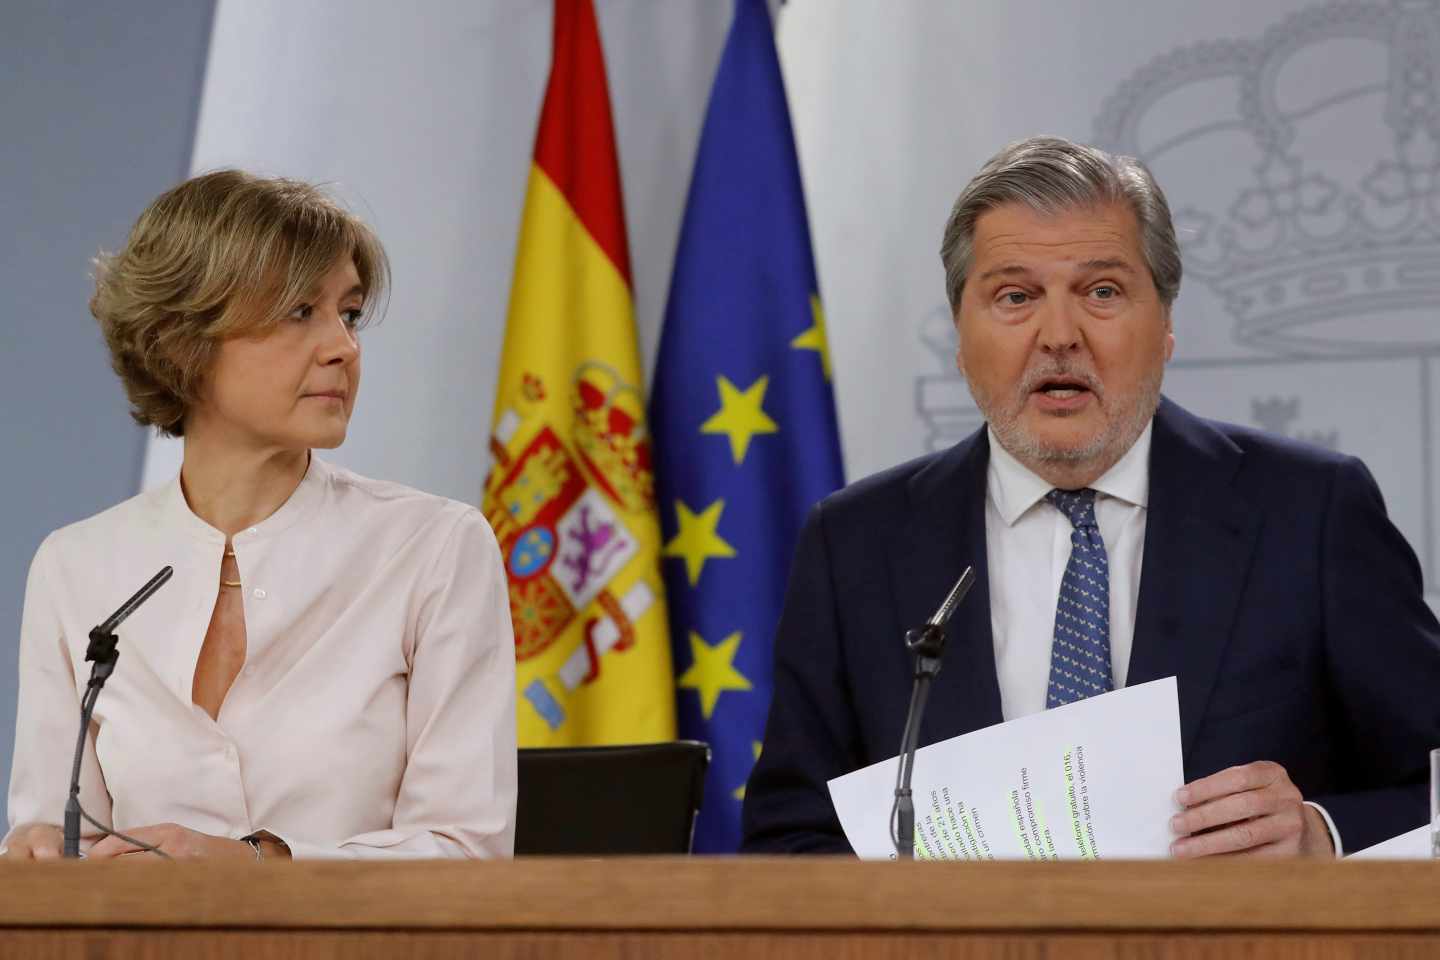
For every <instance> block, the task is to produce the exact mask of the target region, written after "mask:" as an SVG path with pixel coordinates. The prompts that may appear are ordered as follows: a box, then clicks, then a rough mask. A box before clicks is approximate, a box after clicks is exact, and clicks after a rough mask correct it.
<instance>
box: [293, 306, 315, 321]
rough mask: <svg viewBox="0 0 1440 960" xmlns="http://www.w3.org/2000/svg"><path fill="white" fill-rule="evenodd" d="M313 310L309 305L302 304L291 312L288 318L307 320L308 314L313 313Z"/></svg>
mask: <svg viewBox="0 0 1440 960" xmlns="http://www.w3.org/2000/svg"><path fill="white" fill-rule="evenodd" d="M314 310H315V308H314V307H313V306H311V305H310V304H308V303H302V304H300V305H299V306H298V307H296V308H295V309H294V310H291V311H290V313H289V314H288V317H289V319H291V320H309V319H310V314H311V313H313V312H314Z"/></svg>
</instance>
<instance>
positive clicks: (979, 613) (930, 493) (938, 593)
mask: <svg viewBox="0 0 1440 960" xmlns="http://www.w3.org/2000/svg"><path fill="white" fill-rule="evenodd" d="M989 461H990V446H989V443H988V441H987V439H986V434H985V431H984V430H983V429H981V430H980V431H978V432H976V433H974V434H972V435H971V436H970V437H968V438H966V439H965V440H963V441H961V442H960V443H959V444H957V445H956V446H955V447H953V448H951V449H950V450H949V451H948V452H947V453H946V454H945V455H944V456H942V457H941V458H939V459H938V460H936V461H934V462H933V463H931V464H930V465H929V466H927V467H926V468H924V469H923V470H921V471H920V472H919V473H917V474H915V476H914V477H912V478H911V479H910V482H909V488H908V493H909V500H910V503H909V506H910V515H909V522H908V525H907V529H906V530H905V531H904V533H903V536H902V538H901V539H900V540H899V541H898V542H896V543H895V544H893V545H892V547H891V551H892V556H891V563H890V569H891V573H892V576H893V578H894V588H895V596H896V598H897V602H898V612H899V616H900V620H901V622H900V624H898V626H899V627H900V632H899V633H897V634H896V636H895V638H894V642H895V643H897V644H898V643H900V642H901V640H902V634H903V632H904V631H905V630H907V629H909V628H911V627H918V626H920V625H921V624H923V623H924V622H925V621H926V620H927V619H929V618H930V616H931V615H932V614H933V613H934V612H935V609H936V608H937V607H938V606H940V603H941V601H943V600H944V599H945V596H946V594H947V593H949V591H950V588H951V587H952V586H954V584H955V581H956V580H957V579H958V578H959V576H960V573H961V572H962V571H963V570H964V569H965V567H967V566H971V567H974V568H975V585H974V586H973V587H972V588H971V590H970V593H969V595H968V596H967V597H966V599H965V602H964V603H963V604H961V606H960V608H959V609H958V610H956V612H955V615H954V616H953V617H952V618H951V620H950V624H949V626H948V628H947V630H946V637H947V640H946V645H945V655H944V658H943V659H942V661H941V669H940V675H939V676H938V677H937V678H936V680H935V685H934V689H933V690H932V691H931V696H930V705H929V707H928V708H927V710H926V715H925V720H924V722H923V723H922V725H921V728H920V729H921V734H920V742H921V743H922V744H924V743H932V742H934V741H936V740H943V739H945V738H947V737H953V736H955V735H956V734H959V733H966V732H969V731H971V730H977V729H979V728H981V727H987V726H990V725H991V724H995V723H999V722H1000V721H1001V719H1002V717H1001V712H1000V685H999V682H998V680H997V679H996V676H995V646H994V641H993V639H992V637H991V632H990V581H989V573H988V565H987V563H986V556H985V480H986V468H987V466H988V464H989ZM907 656H908V655H907Z"/></svg>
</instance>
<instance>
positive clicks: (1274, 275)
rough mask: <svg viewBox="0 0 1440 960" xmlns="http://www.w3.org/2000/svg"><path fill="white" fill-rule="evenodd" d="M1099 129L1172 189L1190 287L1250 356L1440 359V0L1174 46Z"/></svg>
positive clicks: (1112, 103) (1391, 4) (1120, 98)
mask: <svg viewBox="0 0 1440 960" xmlns="http://www.w3.org/2000/svg"><path fill="white" fill-rule="evenodd" d="M1095 131H1096V142H1097V143H1098V144H1099V145H1100V146H1102V147H1104V148H1105V149H1108V150H1112V151H1116V152H1119V153H1124V154H1129V155H1132V156H1136V157H1139V158H1140V159H1141V160H1143V161H1144V162H1145V163H1146V164H1147V165H1149V166H1150V167H1151V169H1152V170H1153V171H1154V172H1155V174H1156V177H1157V179H1159V180H1160V182H1161V184H1162V185H1165V186H1166V187H1167V193H1169V198H1170V202H1171V205H1172V213H1173V216H1174V219H1175V226H1176V229H1177V231H1178V233H1179V237H1180V242H1181V245H1182V248H1183V252H1184V261H1185V275H1186V279H1187V281H1190V282H1193V281H1196V280H1199V281H1201V282H1203V283H1205V284H1207V285H1208V286H1210V287H1211V288H1212V289H1213V290H1214V291H1215V292H1216V293H1217V294H1218V295H1219V296H1220V298H1221V300H1222V302H1223V304H1224V306H1225V309H1226V310H1227V311H1228V312H1229V313H1230V314H1231V316H1232V317H1233V318H1234V321H1235V327H1234V337H1235V340H1236V341H1237V342H1239V343H1240V344H1242V345H1246V346H1250V347H1253V348H1257V349H1259V350H1263V351H1265V352H1267V353H1271V354H1276V353H1279V354H1284V355H1290V356H1301V355H1303V356H1325V355H1366V356H1372V357H1373V356H1413V355H1416V354H1417V353H1440V0H1376V2H1370V3H1351V2H1341V3H1331V4H1327V5H1324V6H1318V7H1314V8H1311V9H1309V10H1304V11H1301V12H1299V13H1297V14H1294V15H1292V16H1290V17H1288V18H1286V19H1284V20H1282V21H1280V22H1279V23H1277V24H1275V25H1274V26H1272V27H1271V28H1270V29H1268V30H1267V31H1265V33H1263V34H1262V35H1261V36H1260V37H1258V38H1257V39H1254V40H1233V41H1224V42H1215V43H1201V44H1197V45H1194V46H1191V47H1186V48H1183V49H1180V50H1176V51H1174V52H1172V53H1169V54H1166V55H1164V56H1161V57H1159V58H1157V59H1156V60H1154V61H1152V62H1151V63H1149V64H1148V65H1146V66H1145V67H1143V68H1141V69H1140V70H1138V71H1137V72H1136V73H1135V74H1134V75H1133V76H1131V77H1130V78H1129V79H1128V80H1127V81H1125V82H1124V83H1123V84H1121V86H1120V87H1119V88H1118V89H1117V90H1116V92H1115V93H1114V94H1113V95H1112V96H1111V97H1110V98H1109V99H1108V100H1107V101H1106V103H1105V105H1104V107H1103V109H1102V111H1101V113H1100V115H1099V118H1098V120H1097V122H1096V126H1095ZM1217 170H1226V171H1228V172H1227V173H1225V174H1224V175H1223V176H1216V175H1215V171H1217ZM1237 184H1238V185H1239V186H1238V192H1237ZM1172 185H1173V186H1172Z"/></svg>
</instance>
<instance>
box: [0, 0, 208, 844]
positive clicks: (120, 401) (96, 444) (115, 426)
mask: <svg viewBox="0 0 1440 960" xmlns="http://www.w3.org/2000/svg"><path fill="white" fill-rule="evenodd" d="M213 9H214V4H213V3H212V2H211V0H145V2H144V3H140V4H97V3H87V2H81V0H63V2H55V0H19V2H17V0H9V2H7V3H6V4H5V11H4V25H3V27H0V184H3V186H0V411H3V417H4V430H3V434H0V440H3V449H4V451H5V453H4V467H3V470H0V544H3V545H4V546H3V549H0V635H3V637H4V639H3V641H0V745H3V746H0V757H3V758H4V760H5V768H4V770H0V783H8V782H9V779H10V778H9V757H10V751H11V744H12V743H13V741H14V721H15V669H14V663H15V653H16V651H15V643H14V639H13V638H14V637H16V636H18V635H19V631H20V608H21V603H22V599H23V596H24V591H25V577H26V573H27V571H28V569H29V564H30V557H31V555H32V554H33V553H34V552H35V548H36V547H37V546H39V544H40V541H41V539H42V538H43V537H44V536H45V534H46V533H48V532H49V531H50V530H53V529H54V528H56V527H59V526H62V525H64V524H66V523H70V522H71V521H74V520H79V519H81V518H82V517H85V516H88V515H89V514H92V513H94V512H96V511H97V510H99V509H101V508H102V507H105V506H108V505H110V504H113V503H115V502H117V501H119V500H123V499H125V498H126V497H129V496H131V495H133V494H134V493H135V491H136V490H137V488H138V483H139V478H140V469H141V464H142V458H143V455H144V439H145V438H144V434H143V432H142V431H141V430H140V428H139V427H137V426H135V424H134V423H132V422H131V421H130V418H129V417H128V416H127V415H126V413H125V404H124V396H123V394H122V393H121V390H120V387H119V384H118V383H117V381H116V379H115V377H114V375H113V374H112V373H111V372H110V368H109V366H108V364H107V362H106V359H105V355H104V347H103V344H102V343H101V341H100V335H99V331H98V329H97V328H96V326H95V323H94V321H93V320H91V318H90V315H89V313H88V312H87V310H86V305H85V300H86V296H87V274H88V271H89V260H90V258H91V257H93V256H94V255H95V253H96V251H97V250H99V249H101V248H102V247H106V248H112V249H113V248H114V247H115V246H116V245H118V244H119V243H120V242H121V241H122V240H123V239H124V236H125V232H126V230H127V229H128V228H129V226H130V224H131V223H132V222H133V221H134V219H135V216H136V215H137V214H138V213H139V212H140V209H141V207H142V206H143V205H144V203H145V202H147V201H148V200H149V198H151V197H153V196H154V195H155V194H157V193H159V192H160V191H161V190H162V189H164V188H165V187H167V186H170V185H171V184H173V183H174V182H175V181H176V180H178V179H181V178H182V177H183V176H184V175H185V173H186V171H187V170H188V169H189V163H190V151H191V145H192V143H193V141H194V128H195V117H196V112H197V110H198V108H199V100H200V88H201V80H202V76H203V74H204V67H205V53H206V49H207V47H208V44H209V36H210V23H211V18H212V15H213ZM136 586H137V587H138V586H139V583H137V584H136ZM107 613H108V611H102V612H98V613H97V617H96V619H97V620H98V619H100V618H102V617H104V616H105V615H106V614H107ZM76 719H77V721H78V719H79V718H78V717H77V718H76ZM56 748H57V749H62V750H63V749H65V747H64V746H63V745H61V744H57V745H56ZM56 815H57V816H58V815H59V813H58V811H57V814H56Z"/></svg>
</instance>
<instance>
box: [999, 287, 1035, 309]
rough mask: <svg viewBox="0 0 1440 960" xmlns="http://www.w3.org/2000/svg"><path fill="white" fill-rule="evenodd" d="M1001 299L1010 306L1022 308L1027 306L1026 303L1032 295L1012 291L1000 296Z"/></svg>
mask: <svg viewBox="0 0 1440 960" xmlns="http://www.w3.org/2000/svg"><path fill="white" fill-rule="evenodd" d="M1000 299H1001V300H1002V301H1003V302H1004V303H1006V304H1008V305H1009V306H1012V307H1020V306H1024V305H1025V302H1026V301H1027V300H1029V299H1030V295H1029V294H1028V293H1022V292H1021V291H1019V290H1011V291H1008V292H1006V293H1002V294H1000Z"/></svg>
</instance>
